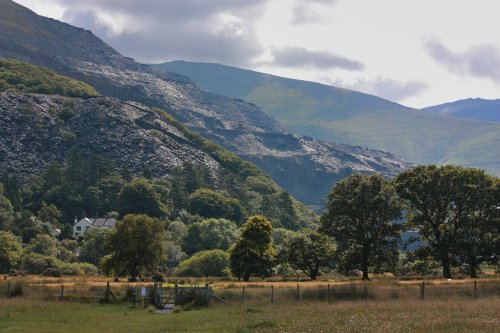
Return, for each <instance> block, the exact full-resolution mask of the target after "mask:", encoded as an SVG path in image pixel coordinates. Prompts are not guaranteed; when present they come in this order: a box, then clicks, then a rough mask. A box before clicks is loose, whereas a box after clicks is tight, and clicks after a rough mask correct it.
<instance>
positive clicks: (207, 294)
mask: <svg viewBox="0 0 500 333" xmlns="http://www.w3.org/2000/svg"><path fill="white" fill-rule="evenodd" d="M209 301H210V295H209V290H208V283H205V302H207V304H208V302H209Z"/></svg>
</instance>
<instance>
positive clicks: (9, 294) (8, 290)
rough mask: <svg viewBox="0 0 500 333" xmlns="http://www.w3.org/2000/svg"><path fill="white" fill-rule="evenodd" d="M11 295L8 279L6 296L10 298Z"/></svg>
mask: <svg viewBox="0 0 500 333" xmlns="http://www.w3.org/2000/svg"><path fill="white" fill-rule="evenodd" d="M10 297H11V293H10V281H9V283H8V284H7V298H10Z"/></svg>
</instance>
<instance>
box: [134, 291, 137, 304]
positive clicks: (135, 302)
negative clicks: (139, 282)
mask: <svg viewBox="0 0 500 333" xmlns="http://www.w3.org/2000/svg"><path fill="white" fill-rule="evenodd" d="M134 307H135V308H136V309H137V287H134Z"/></svg>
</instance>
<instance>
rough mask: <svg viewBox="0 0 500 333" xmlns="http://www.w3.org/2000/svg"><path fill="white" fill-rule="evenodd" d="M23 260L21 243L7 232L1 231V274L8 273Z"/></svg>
mask: <svg viewBox="0 0 500 333" xmlns="http://www.w3.org/2000/svg"><path fill="white" fill-rule="evenodd" d="M20 259H21V243H20V242H19V240H18V238H17V237H16V236H15V235H14V234H12V233H10V232H6V231H0V273H8V272H9V270H10V269H11V268H13V267H15V266H16V265H17V264H18V262H19V260H20Z"/></svg>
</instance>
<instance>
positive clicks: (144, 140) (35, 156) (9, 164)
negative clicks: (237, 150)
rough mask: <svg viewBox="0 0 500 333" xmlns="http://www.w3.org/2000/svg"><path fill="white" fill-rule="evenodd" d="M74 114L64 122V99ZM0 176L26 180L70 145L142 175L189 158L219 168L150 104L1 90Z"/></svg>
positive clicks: (159, 172)
mask: <svg viewBox="0 0 500 333" xmlns="http://www.w3.org/2000/svg"><path fill="white" fill-rule="evenodd" d="M68 100H72V101H74V103H75V107H74V111H75V116H74V117H72V118H70V119H68V120H66V121H64V122H63V121H61V119H60V117H59V116H58V113H59V112H60V110H61V109H62V108H63V103H64V102H65V101H68ZM0 132H1V135H0V177H5V176H15V177H17V178H18V179H20V180H25V179H26V178H28V177H29V176H31V175H33V174H38V173H40V172H42V171H43V170H45V169H46V168H47V166H48V165H49V164H50V163H52V162H56V163H58V162H59V163H60V162H62V161H64V158H65V156H66V155H67V153H68V152H69V151H71V150H72V149H78V150H79V151H81V152H83V153H87V154H93V155H98V156H101V157H104V158H106V159H109V160H112V161H114V162H115V164H116V166H117V167H124V166H127V167H128V168H129V169H130V171H131V172H132V173H134V174H140V173H141V172H142V170H143V168H144V166H145V165H147V166H148V167H149V169H150V170H151V171H152V173H153V174H154V175H155V176H158V177H163V176H166V175H168V174H169V171H170V170H171V169H172V168H174V167H176V166H180V165H182V163H183V162H190V163H193V164H197V165H204V166H206V167H208V168H210V170H212V172H214V174H215V173H217V172H218V170H219V169H220V168H221V167H220V165H219V164H218V162H216V161H215V160H214V159H213V158H212V157H211V156H210V155H208V154H206V153H204V152H203V151H201V150H199V149H197V148H196V147H195V146H194V145H193V144H192V143H191V142H190V141H189V140H188V139H187V138H186V137H185V136H184V134H183V133H182V132H181V131H180V130H179V129H177V128H176V127H175V126H173V125H172V124H170V123H169V122H168V121H167V120H165V119H164V118H163V117H161V116H158V115H157V114H156V113H154V112H153V111H151V110H150V109H149V108H147V107H145V106H143V105H140V104H138V103H129V102H121V101H119V100H117V99H115V98H94V99H90V100H82V99H73V98H66V97H56V96H46V95H34V94H11V93H0Z"/></svg>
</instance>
